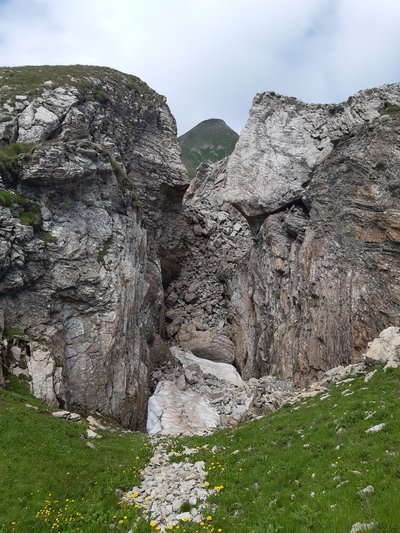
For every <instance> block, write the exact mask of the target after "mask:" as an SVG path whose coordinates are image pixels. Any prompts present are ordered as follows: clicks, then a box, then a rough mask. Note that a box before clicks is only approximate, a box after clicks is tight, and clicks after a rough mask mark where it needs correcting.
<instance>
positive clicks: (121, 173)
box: [108, 153, 142, 209]
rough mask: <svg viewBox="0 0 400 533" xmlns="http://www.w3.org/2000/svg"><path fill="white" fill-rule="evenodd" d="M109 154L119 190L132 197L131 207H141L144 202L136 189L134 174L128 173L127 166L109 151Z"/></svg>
mask: <svg viewBox="0 0 400 533" xmlns="http://www.w3.org/2000/svg"><path fill="white" fill-rule="evenodd" d="M108 156H109V158H110V163H111V167H112V169H113V172H114V174H115V177H116V178H117V183H118V187H119V190H120V191H121V192H123V193H124V194H126V195H127V197H128V198H129V199H130V202H129V203H130V205H131V207H133V208H134V209H140V208H141V207H142V203H141V201H140V199H139V197H138V195H137V193H136V190H135V188H136V184H135V179H134V177H133V175H132V174H131V173H129V174H128V173H127V172H126V170H125V168H124V167H123V166H122V165H121V163H118V161H117V160H116V159H115V157H114V156H113V155H112V154H110V153H108Z"/></svg>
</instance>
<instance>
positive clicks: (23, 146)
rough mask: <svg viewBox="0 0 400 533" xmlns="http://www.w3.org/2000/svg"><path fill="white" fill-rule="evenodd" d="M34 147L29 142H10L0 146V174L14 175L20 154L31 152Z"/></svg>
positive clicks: (17, 168)
mask: <svg viewBox="0 0 400 533" xmlns="http://www.w3.org/2000/svg"><path fill="white" fill-rule="evenodd" d="M33 148H34V145H33V144H30V143H11V144H6V145H4V146H0V174H1V173H4V174H6V175H7V176H8V175H11V176H14V175H16V174H17V173H18V170H19V162H20V156H21V155H23V154H31V153H32V150H33Z"/></svg>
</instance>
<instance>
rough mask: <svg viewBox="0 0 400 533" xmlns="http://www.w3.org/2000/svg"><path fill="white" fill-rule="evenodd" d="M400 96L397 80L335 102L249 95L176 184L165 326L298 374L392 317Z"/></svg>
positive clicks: (352, 354) (243, 359) (190, 344)
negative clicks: (240, 112) (176, 249)
mask: <svg viewBox="0 0 400 533" xmlns="http://www.w3.org/2000/svg"><path fill="white" fill-rule="evenodd" d="M399 106H400V86H399V85H388V86H383V87H381V88H379V89H374V90H368V91H364V92H360V93H358V94H357V95H355V96H354V97H352V98H349V100H348V101H347V102H345V103H343V104H340V105H307V104H304V103H303V102H300V101H298V100H296V99H295V98H287V97H282V96H279V95H277V94H275V93H264V94H259V95H257V96H256V97H255V99H254V102H253V106H252V108H251V111H250V118H249V120H248V122H247V124H246V127H245V128H244V131H243V132H242V135H241V137H240V139H239V141H238V143H237V145H236V148H235V150H234V152H233V154H232V155H231V156H230V157H229V158H228V159H227V160H224V161H222V162H220V163H217V164H215V165H211V166H206V165H203V166H202V167H200V168H199V169H198V172H197V176H196V178H195V180H194V181H193V182H192V184H191V186H190V189H189V190H188V193H187V195H186V199H185V213H186V216H187V218H188V220H189V221H190V224H191V228H192V231H193V235H194V237H193V239H192V245H191V248H190V255H189V257H188V258H187V260H186V262H185V263H184V264H183V268H182V271H181V275H180V277H179V278H178V279H176V280H175V281H174V282H173V284H172V287H171V288H170V289H169V290H170V291H171V292H170V293H169V296H168V298H167V304H168V305H169V307H170V310H169V311H168V312H167V318H170V319H171V320H172V323H171V324H170V325H169V327H168V328H167V331H168V332H169V334H170V336H171V337H172V338H173V339H175V340H176V341H177V342H178V343H179V344H180V345H182V346H184V347H185V348H189V349H192V350H193V351H194V352H195V351H196V349H197V350H198V346H197V345H198V344H202V343H203V344H204V343H206V341H208V342H207V343H208V347H209V348H210V346H211V351H214V352H218V353H219V354H220V353H221V348H220V345H221V343H222V344H223V346H224V352H225V354H226V359H225V360H226V361H227V362H228V361H229V360H230V361H232V360H235V364H236V366H237V367H238V368H239V369H240V371H241V373H242V376H243V377H245V378H250V377H259V376H262V375H265V374H269V373H278V374H280V375H282V376H283V377H291V378H294V380H295V382H297V383H299V384H304V383H305V382H308V381H310V380H312V379H315V378H317V377H318V376H321V375H322V372H323V371H324V370H326V369H328V368H331V367H334V366H336V365H340V364H348V363H350V362H356V361H359V360H360V358H361V356H362V353H363V351H364V350H365V348H366V346H367V342H368V341H370V340H372V339H373V338H374V337H376V336H377V334H379V332H380V331H381V330H383V329H384V328H385V327H388V326H394V325H399V320H400V281H399V279H400V278H399V273H400V248H399V241H400V225H399V221H400V207H399V206H400V201H399V200H400V192H399V191H400V189H399V184H400V181H399V180H400V178H399V176H400V152H399V147H400V144H399V142H400V141H399V139H400V136H399V134H400V122H399V117H400V114H399V109H400V108H399ZM178 295H180V299H176V298H177V296H178ZM175 300H176V301H175ZM188 309H189V312H188ZM209 352H210V349H209ZM203 355H204V354H203ZM208 355H209V356H210V353H209V354H208ZM206 356H207V355H206ZM211 357H213V354H211ZM214 357H215V356H214Z"/></svg>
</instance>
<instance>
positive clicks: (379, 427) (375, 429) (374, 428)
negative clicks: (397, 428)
mask: <svg viewBox="0 0 400 533" xmlns="http://www.w3.org/2000/svg"><path fill="white" fill-rule="evenodd" d="M385 425H386V424H384V423H382V424H377V425H376V426H372V427H371V428H369V429H367V430H366V431H365V433H378V431H381V430H382V429H383V428H384V427H385Z"/></svg>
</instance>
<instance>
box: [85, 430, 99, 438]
mask: <svg viewBox="0 0 400 533" xmlns="http://www.w3.org/2000/svg"><path fill="white" fill-rule="evenodd" d="M86 435H87V438H88V439H101V436H100V435H99V434H98V433H96V432H95V431H93V430H92V429H87V430H86Z"/></svg>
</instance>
